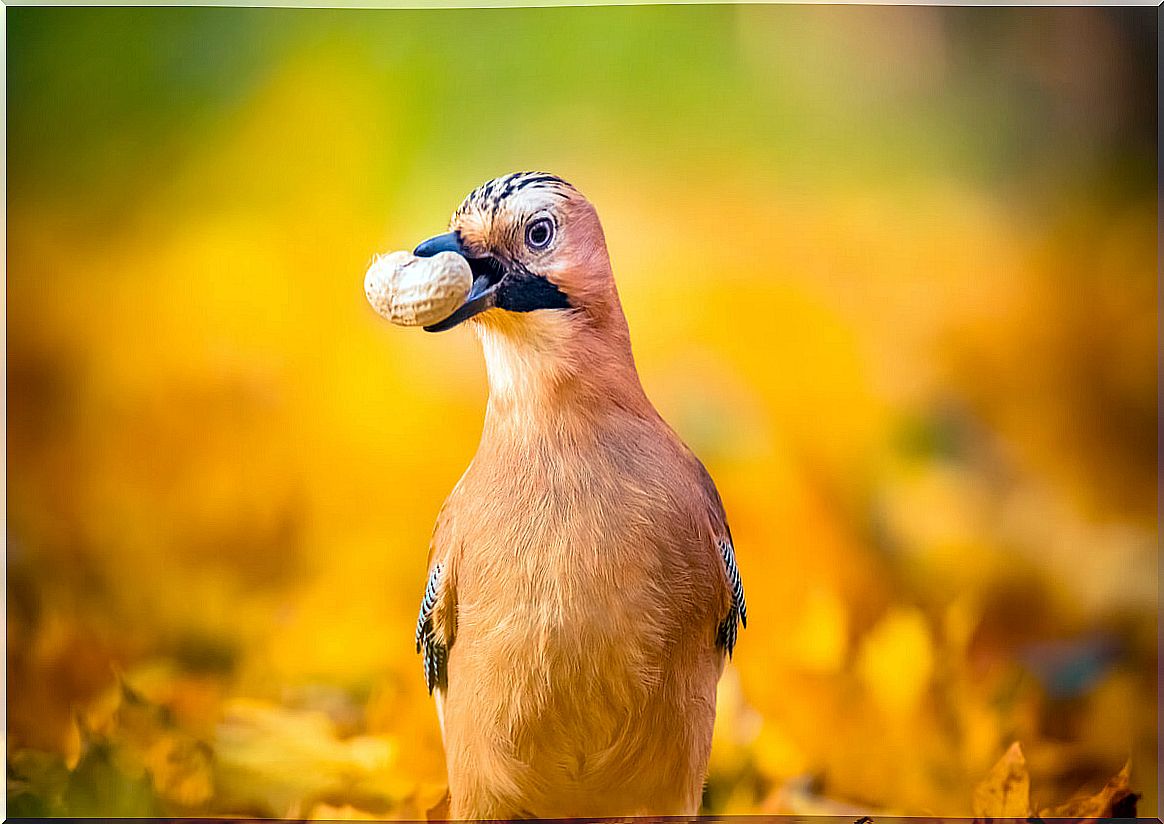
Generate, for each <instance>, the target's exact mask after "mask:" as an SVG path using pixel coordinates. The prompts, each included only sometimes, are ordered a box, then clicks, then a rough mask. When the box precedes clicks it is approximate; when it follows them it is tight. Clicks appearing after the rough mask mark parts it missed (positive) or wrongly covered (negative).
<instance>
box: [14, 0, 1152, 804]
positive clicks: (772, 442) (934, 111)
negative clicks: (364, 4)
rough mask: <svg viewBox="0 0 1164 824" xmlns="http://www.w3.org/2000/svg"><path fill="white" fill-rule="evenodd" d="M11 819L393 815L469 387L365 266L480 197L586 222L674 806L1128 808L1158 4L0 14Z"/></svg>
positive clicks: (1145, 542)
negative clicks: (679, 655) (679, 680)
mask: <svg viewBox="0 0 1164 824" xmlns="http://www.w3.org/2000/svg"><path fill="white" fill-rule="evenodd" d="M8 38H9V39H8V64H9V65H8V72H9V75H8V77H9V81H8V82H9V86H8V95H9V96H8V104H9V108H8V127H9V155H8V160H9V165H8V175H9V177H8V191H9V214H8V219H9V223H8V290H7V299H8V304H7V309H8V313H7V315H8V362H7V373H6V378H7V387H8V410H7V411H8V453H7V457H8V496H7V503H8V524H7V528H8V602H7V603H8V607H7V609H8V628H9V634H8V656H9V657H8V673H9V682H8V700H9V715H8V726H9V739H8V745H9V754H10V757H9V769H10V773H9V812H10V814H14V815H15V814H18V813H21V812H23V813H27V814H60V813H64V812H69V813H74V814H80V815H86V814H88V815H137V814H147V815H157V814H163V813H164V814H187V815H189V814H205V813H213V814H243V815H267V816H271V815H274V816H317V817H337V816H347V815H361V814H367V815H376V816H382V817H416V816H422V815H423V813H424V811H425V810H426V809H427V808H428V807H430V806H431V805H432V804H433V803H435V801H436V800H437V799H438V798H439V796H440V793H441V783H442V781H443V762H442V756H441V752H440V744H439V735H438V731H437V726H436V720H435V716H434V713H433V711H432V707H431V704H430V701H429V699H428V697H427V695H426V694H425V691H424V688H423V679H422V677H421V670H420V665H419V661H418V659H417V657H416V655H415V654H414V652H413V647H412V630H413V622H414V620H415V615H416V608H417V605H418V602H419V597H420V595H421V592H422V587H423V584H424V575H425V556H426V548H427V541H428V537H429V533H430V530H431V526H432V523H433V520H434V518H435V515H436V512H437V509H438V507H439V506H440V503H441V501H442V500H443V498H444V496H445V495H446V494H447V492H448V491H449V490H450V489H451V487H452V485H453V484H454V483H455V482H456V480H457V478H458V477H459V475H460V473H461V472H462V470H463V469H464V467H465V466H466V464H467V463H468V461H469V459H470V458H471V456H472V454H473V451H474V448H475V445H476V441H477V438H478V435H479V432H480V423H481V418H482V412H483V406H484V401H485V396H486V391H487V388H486V385H485V381H484V374H483V368H482V364H481V362H480V355H479V353H478V351H477V348H476V344H475V342H474V341H473V339H472V336H471V334H470V333H469V332H468V331H466V330H464V329H461V330H458V331H455V332H452V333H448V334H445V335H440V336H432V335H427V334H424V333H421V332H419V331H410V330H402V329H398V328H391V327H389V326H388V325H387V324H386V323H384V322H383V321H381V320H380V319H379V318H377V317H376V316H375V315H374V313H373V312H372V311H371V309H370V308H369V307H368V306H367V305H366V303H365V301H364V297H363V293H362V277H363V272H364V270H365V268H366V266H367V264H368V263H369V261H370V259H371V257H372V255H373V254H374V253H378V252H386V251H389V250H393V249H398V248H411V247H412V246H413V245H415V243H416V242H418V241H419V240H421V239H423V238H425V237H427V236H429V235H432V234H435V233H438V232H440V231H443V229H444V226H445V222H446V220H447V218H448V215H449V214H450V213H451V212H452V210H453V209H454V207H455V206H456V205H457V203H458V202H459V201H460V199H461V198H462V197H463V196H464V195H465V194H466V193H467V192H468V191H469V190H470V189H472V188H473V187H474V186H476V185H477V184H479V183H481V182H483V181H484V180H486V179H488V178H490V177H493V176H495V175H498V174H503V173H506V172H509V171H515V170H519V169H546V170H549V171H552V172H555V173H557V174H559V175H561V176H563V177H565V178H566V179H568V180H570V181H571V182H573V183H574V184H575V185H577V186H578V187H579V188H580V189H581V190H582V191H584V192H585V193H586V194H587V195H588V196H589V197H590V198H591V199H592V200H593V202H594V203H595V204H596V206H597V208H598V210H599V214H600V215H601V217H602V220H603V222H604V225H605V227H606V231H607V235H608V240H609V246H610V251H611V255H612V258H613V261H614V265H615V272H616V277H617V279H618V283H619V287H620V290H621V294H622V297H623V301H624V305H625V309H626V313H627V316H628V319H629V322H630V326H631V330H632V338H633V342H634V347H635V354H636V358H637V361H638V365H639V370H640V373H641V375H642V379H643V383H644V385H645V387H646V389H647V391H648V393H649V394H650V396H651V397H652V399H653V400H654V402H655V403H656V405H657V406H658V408H659V409H660V411H661V412H662V414H663V415H664V417H665V418H666V419H667V420H668V421H670V422H671V423H672V425H673V426H674V427H675V428H676V429H677V430H678V431H679V433H680V434H681V435H682V436H683V437H684V438H685V439H686V440H687V442H688V443H689V444H690V445H691V446H692V448H693V449H694V450H695V451H696V453H697V454H698V455H700V456H701V457H702V459H703V460H704V462H705V463H706V464H707V466H708V468H709V470H710V471H711V473H712V475H713V476H714V477H715V479H716V481H717V483H718V485H719V489H720V491H721V493H722V495H723V498H724V500H725V502H726V506H727V511H728V515H729V519H730V522H731V525H732V530H733V534H734V536H735V539H736V544H737V553H738V557H739V563H740V567H741V570H742V573H743V575H744V580H745V585H746V588H747V595H748V602H749V608H750V609H749V617H750V622H749V627H748V629H747V630H746V631H745V632H744V633H743V634H742V636H741V640H740V642H739V645H738V647H737V650H736V656H735V661H734V663H733V664H732V666H730V667H729V669H728V671H727V673H726V674H725V677H724V680H723V682H722V684H721V694H720V702H719V721H718V725H717V731H716V740H715V747H714V753H713V759H712V770H711V776H710V779H709V786H708V792H707V796H706V808H707V810H709V811H712V812H758V811H767V812H836V813H839V814H848V813H849V812H851V811H869V810H873V811H889V812H900V813H908V814H939V815H969V814H970V813H971V795H972V790H973V787H974V786H975V784H976V783H977V782H978V781H980V780H981V779H982V778H983V777H984V776H985V775H986V774H987V772H988V771H989V769H990V767H991V765H992V764H994V762H995V761H996V760H997V759H998V758H999V757H1000V756H1001V755H1002V753H1003V752H1004V751H1005V750H1006V748H1007V747H1008V746H1009V745H1010V743H1011V742H1012V741H1016V740H1017V741H1020V742H1021V744H1022V746H1023V748H1024V751H1025V753H1026V756H1027V760H1028V764H1029V766H1030V769H1031V772H1032V800H1033V801H1034V802H1036V803H1037V804H1039V805H1046V804H1050V803H1053V802H1056V801H1061V800H1064V799H1066V798H1067V797H1068V796H1070V795H1071V794H1073V793H1074V792H1076V791H1078V790H1081V789H1090V790H1094V789H1096V788H1097V787H1098V786H1099V785H1100V784H1102V783H1103V781H1105V780H1106V779H1107V778H1108V777H1110V776H1111V775H1113V774H1114V773H1116V772H1117V771H1118V770H1119V769H1120V767H1121V766H1122V765H1123V764H1124V762H1125V761H1126V760H1127V759H1128V758H1129V757H1131V758H1132V765H1133V785H1134V787H1135V789H1136V790H1137V791H1139V792H1141V793H1143V795H1144V798H1143V799H1142V801H1141V806H1140V814H1141V815H1151V814H1153V813H1154V812H1155V811H1156V810H1157V798H1156V790H1155V776H1156V751H1157V738H1156V671H1157V666H1156V607H1157V592H1156V589H1157V585H1156V581H1157V565H1158V556H1157V548H1156V546H1157V526H1156V466H1157V463H1156V460H1157V458H1156V413H1157V402H1156V397H1157V396H1156V363H1155V357H1154V355H1155V352H1156V305H1157V286H1156V225H1157V224H1156V219H1157V216H1156V190H1155V177H1156V174H1155V172H1156V165H1155V123H1156V121H1155V113H1154V110H1155V91H1156V86H1155V76H1154V74H1153V68H1154V65H1155V51H1154V48H1155V39H1156V34H1155V16H1154V15H1153V14H1152V12H1151V11H1150V10H1141V11H1128V10H1122V11H1118V10H1113V11H1102V10H1088V9H1080V10H1065V9H1037V10H1036V9H1029V10H1019V9H1009V10H1008V9H937V8H856V7H849V8H829V7H806V8H796V7H767V6H718V7H646V8H589V9H586V8H573V9H526V10H518V9H514V10H449V11H355V10H349V11H308V10H302V11H297V10H272V9H263V10H261V9H253V10H244V9H236V10H215V9H174V10H158V9H153V10H151V9H103V10H88V11H86V10H76V9H59V10H52V9H10V10H9V12H8Z"/></svg>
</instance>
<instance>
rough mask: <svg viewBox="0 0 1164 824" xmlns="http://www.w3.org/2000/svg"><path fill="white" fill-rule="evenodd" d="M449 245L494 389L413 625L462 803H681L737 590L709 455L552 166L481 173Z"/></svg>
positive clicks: (599, 237)
mask: <svg viewBox="0 0 1164 824" xmlns="http://www.w3.org/2000/svg"><path fill="white" fill-rule="evenodd" d="M442 251H453V252H456V253H458V254H460V255H462V256H464V257H465V258H466V260H467V261H468V263H469V266H470V269H471V271H472V276H473V284H472V288H471V289H470V292H469V294H468V296H467V297H466V299H465V301H464V303H463V304H462V305H461V306H460V307H459V308H457V309H456V310H455V311H454V312H453V314H452V315H450V316H449V317H448V318H446V319H444V320H442V321H440V322H438V323H435V324H433V325H431V326H428V327H425V328H426V329H427V330H428V331H432V332H439V331H443V330H445V329H450V328H452V327H454V326H457V325H459V324H462V323H465V324H468V325H469V326H470V327H471V328H472V329H473V331H474V332H475V333H476V336H477V337H478V339H479V340H480V343H481V348H482V350H483V352H484V356H485V364H486V368H487V372H488V378H489V400H488V405H487V407H486V411H485V423H484V428H483V431H482V435H481V441H480V445H479V447H478V449H477V453H476V455H475V456H474V458H473V460H472V462H471V463H470V465H469V467H468V469H467V470H466V471H465V473H464V475H463V476H462V477H461V479H460V481H459V482H458V483H457V485H456V486H455V487H454V489H453V491H452V493H451V494H450V495H449V497H448V499H447V500H446V501H445V503H444V506H443V507H442V508H441V510H440V514H439V515H438V517H437V523H436V528H435V530H434V534H433V539H432V544H431V549H430V555H429V566H428V583H427V586H426V587H425V590H424V596H423V598H422V602H421V608H420V616H419V619H418V621H417V627H416V646H417V651H418V652H421V653H422V655H423V664H424V677H425V680H426V683H427V686H428V690H429V692H430V693H432V694H433V695H434V697H435V700H436V708H437V715H438V719H439V721H440V726H441V734H442V737H443V741H444V747H445V755H446V761H447V767H448V782H449V798H448V802H449V814H450V816H451V817H452V818H457V819H466V818H471V819H510V818H570V817H599V816H603V817H606V816H625V815H693V814H695V813H697V812H698V809H699V804H700V799H701V796H702V791H703V784H704V780H705V778H706V772H707V763H708V756H709V753H710V749H711V735H712V726H713V724H714V721H715V701H716V684H717V682H718V680H719V677H720V675H721V673H722V672H723V667H724V659H725V656H730V655H731V654H732V650H733V648H734V646H735V642H736V633H737V628H738V626H739V625H741V624H742V625H745V626H746V625H747V607H746V605H745V602H744V591H743V586H742V584H741V581H740V574H739V571H738V569H737V567H736V560H735V551H734V549H733V546H732V538H731V532H730V530H729V529H728V525H727V521H726V518H725V515H724V508H723V504H722V502H721V500H720V496H719V494H718V492H717V491H716V488H715V484H714V483H713V482H712V479H711V477H710V476H709V475H708V473H707V470H706V469H704V467H703V465H702V464H701V463H700V462H699V460H698V459H697V458H696V457H695V455H693V454H692V453H691V451H690V450H689V449H688V448H687V447H686V446H685V445H684V444H683V442H682V441H681V440H680V439H679V438H678V436H676V434H675V433H674V432H673V431H672V430H671V428H670V427H669V426H668V425H667V424H666V423H665V422H664V421H663V419H662V418H661V417H660V416H659V414H658V412H656V411H655V408H654V407H653V406H652V405H651V402H650V400H648V398H647V396H646V394H645V393H644V391H643V388H642V386H641V384H640V382H639V377H638V373H637V372H636V370H635V363H634V359H633V357H632V355H631V344H630V335H629V331H628V328H627V323H626V319H625V317H624V316H623V311H622V307H621V305H620V303H619V297H618V292H617V290H616V288H615V283H614V278H613V275H612V272H611V264H610V258H609V255H608V253H607V249H606V241H605V237H604V235H603V231H602V227H601V225H600V223H599V220H598V215H597V213H596V212H595V209H594V207H593V206H592V205H591V204H590V202H589V201H588V200H587V199H586V198H585V197H583V196H582V194H580V193H579V192H578V190H577V189H575V188H574V187H573V186H571V185H570V184H568V183H566V182H565V181H563V180H562V179H560V178H558V177H556V176H554V175H551V174H545V173H540V172H522V173H517V174H511V175H507V176H505V177H500V178H497V179H495V180H491V181H489V182H488V183H485V184H484V185H482V186H480V187H479V188H477V189H476V190H474V191H473V192H472V193H471V194H470V195H469V196H468V197H467V198H465V200H464V202H463V203H462V204H461V205H460V207H459V208H458V209H457V211H456V212H455V213H454V214H453V217H452V221H451V225H450V231H449V232H448V233H447V234H443V235H440V236H438V237H434V238H432V239H430V240H426V241H425V242H423V243H421V244H420V245H419V246H418V247H417V248H416V250H415V254H416V255H417V256H419V257H427V256H432V255H435V254H437V253H438V252H442Z"/></svg>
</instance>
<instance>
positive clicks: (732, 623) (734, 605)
mask: <svg viewBox="0 0 1164 824" xmlns="http://www.w3.org/2000/svg"><path fill="white" fill-rule="evenodd" d="M719 552H720V555H721V556H722V557H723V565H724V571H725V572H726V573H727V581H728V586H729V587H730V589H731V607H730V608H729V609H728V614H727V617H726V618H724V619H723V621H721V622H720V625H719V631H718V632H717V633H716V637H715V643H716V645H717V646H719V647H720V648H722V649H725V650H727V654H728V657H729V658H730V657H731V655H732V651H733V650H734V649H735V646H736V635H737V634H738V633H739V628H740V626H741V625H742V626H744V627H745V628H746V627H747V626H748V604H747V601H745V600H744V582H743V579H742V578H740V570H739V567H737V566H736V551H735V548H734V547H733V546H732V542H731V541H730V540H727V539H720V541H719Z"/></svg>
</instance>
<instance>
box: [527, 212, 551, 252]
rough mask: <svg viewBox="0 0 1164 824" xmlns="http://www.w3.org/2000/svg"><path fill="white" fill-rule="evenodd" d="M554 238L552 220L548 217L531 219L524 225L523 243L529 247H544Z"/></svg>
mask: <svg viewBox="0 0 1164 824" xmlns="http://www.w3.org/2000/svg"><path fill="white" fill-rule="evenodd" d="M553 239H554V221H552V220H550V219H549V218H548V217H539V218H538V219H537V220H531V221H530V223H529V225H528V226H526V227H525V244H526V246H528V247H529V248H531V249H545V248H546V247H547V246H549V245H550V241H551V240H553Z"/></svg>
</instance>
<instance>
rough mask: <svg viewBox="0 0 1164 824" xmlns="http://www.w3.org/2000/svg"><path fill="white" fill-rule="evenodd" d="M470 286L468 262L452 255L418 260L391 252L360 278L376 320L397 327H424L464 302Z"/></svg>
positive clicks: (459, 256) (375, 262)
mask: <svg viewBox="0 0 1164 824" xmlns="http://www.w3.org/2000/svg"><path fill="white" fill-rule="evenodd" d="M472 284H473V274H472V271H471V270H470V269H469V262H468V261H467V260H465V258H463V257H462V256H461V255H458V254H457V253H456V252H439V253H437V254H435V255H433V256H432V257H423V258H418V257H416V256H414V255H413V254H411V253H410V252H392V253H391V254H387V255H384V256H382V257H378V258H376V260H374V261H373V262H372V265H371V266H369V267H368V272H367V274H365V275H364V294H365V295H366V296H367V298H368V303H370V304H371V305H372V308H373V309H375V310H376V313H377V314H379V315H380V317H382V318H384V319H385V320H387V321H390V322H391V323H394V324H396V325H397V326H428V325H430V324H433V323H437V322H438V321H441V320H444V319H445V318H447V317H448V316H449V315H451V314H452V313H453V312H454V311H456V309H457V308H458V307H459V306H461V304H463V303H464V302H465V298H466V297H467V296H468V294H469V289H470V288H471V287H472Z"/></svg>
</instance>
